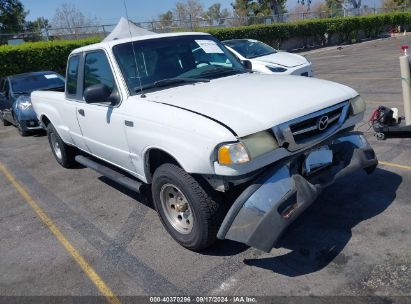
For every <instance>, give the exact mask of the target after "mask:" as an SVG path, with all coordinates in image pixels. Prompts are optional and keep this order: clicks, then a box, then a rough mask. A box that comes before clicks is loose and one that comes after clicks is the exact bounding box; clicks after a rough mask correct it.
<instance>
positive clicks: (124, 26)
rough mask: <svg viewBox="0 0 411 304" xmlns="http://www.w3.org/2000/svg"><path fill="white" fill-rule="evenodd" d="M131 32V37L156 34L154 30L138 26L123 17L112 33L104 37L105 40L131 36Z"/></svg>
mask: <svg viewBox="0 0 411 304" xmlns="http://www.w3.org/2000/svg"><path fill="white" fill-rule="evenodd" d="M130 33H131V37H135V36H144V35H153V34H155V33H154V32H150V31H149V30H146V29H144V28H141V27H138V26H137V25H135V24H134V23H133V22H131V21H129V20H127V19H126V18H124V17H121V19H120V21H119V22H118V24H117V25H116V27H115V28H114V29H113V30H112V31H111V33H110V35H108V36H107V37H106V38H104V40H103V41H111V40H116V39H122V38H130Z"/></svg>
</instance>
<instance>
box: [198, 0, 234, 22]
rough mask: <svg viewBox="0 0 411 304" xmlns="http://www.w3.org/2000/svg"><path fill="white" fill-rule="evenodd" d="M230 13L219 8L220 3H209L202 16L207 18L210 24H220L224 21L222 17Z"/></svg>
mask: <svg viewBox="0 0 411 304" xmlns="http://www.w3.org/2000/svg"><path fill="white" fill-rule="evenodd" d="M229 15H230V13H229V12H228V10H227V9H226V8H225V9H221V4H220V3H214V4H213V5H211V6H210V7H209V8H208V10H207V11H206V12H205V13H204V18H206V19H207V21H208V23H209V24H210V25H213V24H218V25H221V24H223V23H224V19H225V18H227V17H228V16H229Z"/></svg>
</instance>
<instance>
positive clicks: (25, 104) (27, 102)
mask: <svg viewBox="0 0 411 304" xmlns="http://www.w3.org/2000/svg"><path fill="white" fill-rule="evenodd" d="M16 102H17V106H18V108H19V109H20V110H23V111H25V110H27V109H28V108H31V107H32V104H31V98H30V96H20V97H19V98H17V100H16Z"/></svg>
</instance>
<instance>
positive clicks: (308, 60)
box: [301, 55, 312, 64]
mask: <svg viewBox="0 0 411 304" xmlns="http://www.w3.org/2000/svg"><path fill="white" fill-rule="evenodd" d="M301 56H303V57H304V58H305V60H307V62H308V63H309V64H311V63H312V62H311V61H310V59H308V58H307V56H304V55H301Z"/></svg>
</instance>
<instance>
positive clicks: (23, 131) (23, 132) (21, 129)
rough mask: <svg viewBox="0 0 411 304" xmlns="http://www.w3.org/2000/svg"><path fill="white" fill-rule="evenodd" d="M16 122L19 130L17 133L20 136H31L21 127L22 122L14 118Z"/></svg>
mask: <svg viewBox="0 0 411 304" xmlns="http://www.w3.org/2000/svg"><path fill="white" fill-rule="evenodd" d="M14 121H15V122H16V128H17V131H19V134H20V136H23V137H26V136H28V135H29V134H30V132H29V131H25V130H24V129H23V127H22V126H21V123H20V121H18V120H17V119H16V118H15V117H14Z"/></svg>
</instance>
